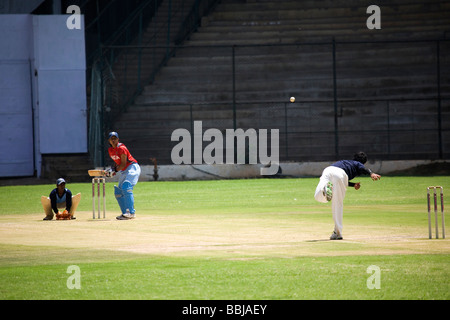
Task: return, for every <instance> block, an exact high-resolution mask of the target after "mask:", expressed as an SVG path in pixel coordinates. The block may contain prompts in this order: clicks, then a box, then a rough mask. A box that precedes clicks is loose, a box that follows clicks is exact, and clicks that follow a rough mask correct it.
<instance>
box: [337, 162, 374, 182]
mask: <svg viewBox="0 0 450 320" xmlns="http://www.w3.org/2000/svg"><path fill="white" fill-rule="evenodd" d="M331 166H332V167H338V168H341V169H342V170H344V171H345V173H346V174H347V176H348V180H349V181H350V180H352V179H353V178H355V177H357V176H360V175H363V174H370V173H371V171H370V170H369V169H367V168H366V167H364V165H363V164H362V163H361V162H359V161H355V160H340V161H338V162H335V163H333V164H332V165H331Z"/></svg>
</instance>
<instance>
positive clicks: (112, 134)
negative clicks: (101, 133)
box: [108, 131, 119, 139]
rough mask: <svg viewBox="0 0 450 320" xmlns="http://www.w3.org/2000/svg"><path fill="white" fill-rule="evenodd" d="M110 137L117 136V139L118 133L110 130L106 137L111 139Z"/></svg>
mask: <svg viewBox="0 0 450 320" xmlns="http://www.w3.org/2000/svg"><path fill="white" fill-rule="evenodd" d="M111 137H117V139H119V134H118V133H117V132H115V131H112V132H110V133H109V135H108V139H111Z"/></svg>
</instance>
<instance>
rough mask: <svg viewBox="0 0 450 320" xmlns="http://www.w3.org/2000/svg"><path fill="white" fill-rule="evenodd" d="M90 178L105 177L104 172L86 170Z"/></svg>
mask: <svg viewBox="0 0 450 320" xmlns="http://www.w3.org/2000/svg"><path fill="white" fill-rule="evenodd" d="M88 174H89V175H90V176H91V177H101V176H104V175H105V170H88Z"/></svg>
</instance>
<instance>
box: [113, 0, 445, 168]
mask: <svg viewBox="0 0 450 320" xmlns="http://www.w3.org/2000/svg"><path fill="white" fill-rule="evenodd" d="M379 6H380V8H381V30H369V29H367V27H366V20H367V18H368V17H369V15H370V14H367V13H366V9H367V7H366V6H365V5H363V4H362V3H361V2H360V1H331V0H326V1H320V2H317V1H297V0H296V1H293V0H292V1H262V0H254V1H250V0H248V1H237V0H236V1H233V0H231V1H225V0H224V1H221V3H220V4H219V5H218V6H217V7H216V8H215V10H214V12H213V13H211V14H210V15H209V16H207V17H203V18H202V23H201V27H200V28H199V29H198V31H197V32H195V33H194V34H192V35H191V36H190V37H189V39H188V40H187V41H185V42H184V43H183V45H184V46H185V47H181V48H179V49H178V50H177V52H176V55H175V56H174V57H172V58H171V59H170V60H169V61H168V63H167V66H165V67H163V68H162V69H161V71H160V73H159V74H158V75H157V76H156V78H155V80H154V81H153V82H152V83H150V84H147V85H146V86H145V88H144V90H143V92H142V94H141V95H140V96H139V97H137V98H136V99H135V101H134V103H133V104H132V105H131V106H129V107H128V109H127V111H126V112H125V113H123V114H122V115H120V116H119V117H118V119H117V120H116V121H115V124H114V130H116V131H118V132H119V133H120V135H121V140H123V141H124V142H125V143H126V144H127V145H129V147H130V149H131V150H132V153H133V155H135V157H136V158H137V159H138V160H139V161H140V162H142V163H150V160H149V159H150V157H156V158H157V159H158V163H166V164H168V163H171V161H170V152H171V148H172V147H173V145H175V142H171V141H170V135H171V133H172V131H173V130H175V129H176V128H187V129H190V128H191V125H192V123H191V119H192V120H202V121H203V123H204V129H206V128H209V127H214V128H219V129H222V130H223V129H226V128H233V125H234V123H233V104H234V105H235V106H237V112H236V114H237V123H236V125H237V127H238V128H244V129H245V128H280V133H281V135H280V157H281V160H283V159H284V160H293V161H300V160H327V159H332V158H333V157H334V156H335V149H334V143H335V138H334V120H335V118H334V84H333V66H334V64H333V43H332V41H333V39H334V40H335V41H336V43H335V53H336V55H335V62H336V64H335V67H336V94H337V99H338V107H339V109H338V111H339V119H338V123H339V130H340V139H339V147H340V150H339V153H340V154H345V155H347V154H348V153H351V152H353V151H354V149H355V148H358V147H359V146H362V147H364V146H366V145H367V148H368V149H369V150H368V152H369V153H371V154H372V156H373V155H375V156H378V157H384V156H385V155H386V153H390V154H391V156H389V158H390V159H397V158H398V159H402V158H417V157H419V158H420V157H424V156H425V157H427V154H428V155H430V156H435V151H433V152H431V151H430V150H431V148H432V147H430V143H429V141H430V140H436V137H435V133H434V132H433V131H432V128H435V127H436V116H430V117H427V116H426V114H427V112H435V111H436V110H435V109H436V101H435V100H432V101H431V100H427V99H436V97H437V85H436V81H437V74H436V72H437V71H436V70H437V67H436V66H437V65H436V63H437V61H436V60H437V59H436V56H437V44H436V42H427V41H424V42H414V43H413V42H401V41H404V40H427V39H433V40H435V39H448V38H449V34H448V31H449V30H450V19H449V16H450V15H449V14H450V4H449V3H446V2H442V1H427V2H426V3H423V1H415V0H399V1H395V5H392V4H391V3H390V2H379ZM361 41H366V42H368V43H356V42H361ZM373 41H390V42H382V43H373ZM395 41H400V42H395ZM233 46H235V47H234V51H233ZM449 51H450V45H449V43H448V42H441V43H440V63H441V70H442V71H441V74H440V81H441V95H446V96H447V98H448V93H449V89H450V88H449V84H450V75H449V71H448V70H450V68H449V67H450V58H448V56H449V55H448V53H449ZM233 52H234V60H233ZM445 52H446V53H445ZM233 61H234V71H235V73H234V75H233ZM146 63H148V64H151V63H152V62H151V61H147V62H143V68H145V64H146ZM445 70H446V71H445ZM233 89H234V90H235V91H233ZM290 96H295V97H296V103H295V104H289V103H288V99H289V97H290ZM399 100H400V101H401V100H407V101H406V102H403V103H401V102H399ZM417 100H418V101H423V100H426V102H424V103H420V102H417ZM408 101H409V102H408ZM444 102H445V101H444ZM445 103H446V104H443V110H444V112H445V114H446V118H444V121H447V122H445V124H446V125H447V128H448V126H449V125H450V119H449V118H450V115H448V113H449V112H450V111H449V106H448V104H449V102H448V100H447V102H445ZM398 108H403V109H405V108H406V110H409V111H405V112H403V111H400V112H399V111H398ZM381 110H382V111H381ZM419 115H421V116H419ZM418 116H419V118H418ZM395 117H396V118H395ZM398 117H400V118H398ZM389 121H391V123H389ZM392 121H396V122H397V123H403V127H402V128H411V130H420V128H423V129H424V130H426V134H423V135H421V134H419V133H417V132H415V133H414V132H413V131H411V132H412V133H411V132H409V131H408V132H403V133H398V134H397V135H395V134H394V133H395V132H393V133H392V136H391V135H390V134H387V133H385V132H384V131H383V132H382V130H393V127H392V126H393V123H392ZM420 121H422V124H421V125H419V122H420ZM355 124H357V125H364V129H360V130H357V132H359V133H360V134H356V135H355V133H354V132H353V131H351V130H350V129H351V128H352V127H354V126H355ZM286 130H287V131H288V132H289V133H290V134H289V135H288V136H286V135H285V131H286ZM408 130H409V129H408ZM446 134H447V136H448V135H449V133H446ZM375 136H376V137H375ZM411 137H412V138H411ZM414 137H415V138H414ZM402 139H403V140H402ZM448 140H450V137H448ZM386 141H388V143H389V144H387V142H386ZM446 143H447V149H446V150H447V151H446V152H447V153H448V152H449V151H448V150H449V148H450V142H446ZM287 146H289V149H286V148H287ZM283 148H285V149H283ZM411 148H416V149H418V151H411ZM281 150H283V151H281ZM433 150H434V149H433ZM366 151H367V149H366ZM430 152H431V153H430Z"/></svg>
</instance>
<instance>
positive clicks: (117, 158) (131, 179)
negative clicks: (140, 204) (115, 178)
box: [106, 132, 141, 220]
mask: <svg viewBox="0 0 450 320" xmlns="http://www.w3.org/2000/svg"><path fill="white" fill-rule="evenodd" d="M108 142H109V144H110V145H111V147H110V148H108V153H109V156H110V157H111V159H113V160H114V166H113V168H111V169H108V170H106V176H107V177H110V176H112V175H115V174H116V173H119V175H120V176H119V185H118V186H114V195H115V196H116V199H117V202H118V203H119V207H120V210H121V211H122V214H121V215H120V216H118V217H116V219H117V220H129V219H134V218H135V209H134V195H133V187H134V186H135V185H136V183H137V182H138V180H139V175H140V174H141V167H140V166H139V164H138V163H137V161H136V159H134V158H133V156H132V155H131V154H130V151H128V149H127V147H126V146H125V145H124V144H123V143H121V142H119V135H118V133H117V132H110V133H109V136H108Z"/></svg>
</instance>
